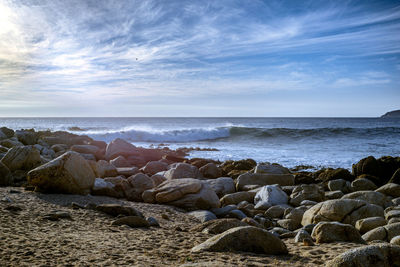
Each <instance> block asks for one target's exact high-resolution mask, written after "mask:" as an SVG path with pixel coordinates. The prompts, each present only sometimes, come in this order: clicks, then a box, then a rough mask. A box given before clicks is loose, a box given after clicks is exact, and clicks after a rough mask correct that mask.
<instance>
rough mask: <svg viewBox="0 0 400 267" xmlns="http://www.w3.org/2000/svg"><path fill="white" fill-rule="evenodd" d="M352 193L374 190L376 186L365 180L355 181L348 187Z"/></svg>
mask: <svg viewBox="0 0 400 267" xmlns="http://www.w3.org/2000/svg"><path fill="white" fill-rule="evenodd" d="M350 188H351V190H352V191H365V190H375V189H376V188H377V186H376V185H375V184H374V183H373V182H372V181H371V180H368V179H366V178H357V179H355V180H354V181H353V182H352V183H351V186H350Z"/></svg>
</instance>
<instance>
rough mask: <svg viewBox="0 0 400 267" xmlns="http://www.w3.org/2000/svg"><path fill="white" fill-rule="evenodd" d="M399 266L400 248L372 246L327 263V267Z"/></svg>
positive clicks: (351, 251)
mask: <svg viewBox="0 0 400 267" xmlns="http://www.w3.org/2000/svg"><path fill="white" fill-rule="evenodd" d="M399 265H400V246H396V245H391V244H374V245H369V246H362V247H359V248H355V249H351V250H348V251H346V252H344V253H342V254H340V255H339V256H337V257H335V258H334V259H333V260H331V261H329V262H327V264H326V266H327V267H353V266H362V267H377V266H379V267H394V266H399Z"/></svg>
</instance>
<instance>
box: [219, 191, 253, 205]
mask: <svg viewBox="0 0 400 267" xmlns="http://www.w3.org/2000/svg"><path fill="white" fill-rule="evenodd" d="M255 195H256V193H255V192H236V193H232V194H227V195H225V196H224V197H223V198H221V205H223V206H225V205H230V204H235V205H236V204H238V203H240V202H242V201H247V202H253V201H254V197H255Z"/></svg>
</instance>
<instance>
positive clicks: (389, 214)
mask: <svg viewBox="0 0 400 267" xmlns="http://www.w3.org/2000/svg"><path fill="white" fill-rule="evenodd" d="M392 218H400V207H396V208H394V209H390V210H388V209H386V210H385V219H386V220H387V221H389V220H390V219H392Z"/></svg>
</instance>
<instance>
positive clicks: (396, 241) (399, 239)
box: [390, 235, 400, 246]
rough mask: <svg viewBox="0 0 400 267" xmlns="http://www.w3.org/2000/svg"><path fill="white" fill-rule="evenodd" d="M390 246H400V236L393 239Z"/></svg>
mask: <svg viewBox="0 0 400 267" xmlns="http://www.w3.org/2000/svg"><path fill="white" fill-rule="evenodd" d="M390 244H393V245H397V246H400V235H398V236H395V237H393V238H392V240H390Z"/></svg>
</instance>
